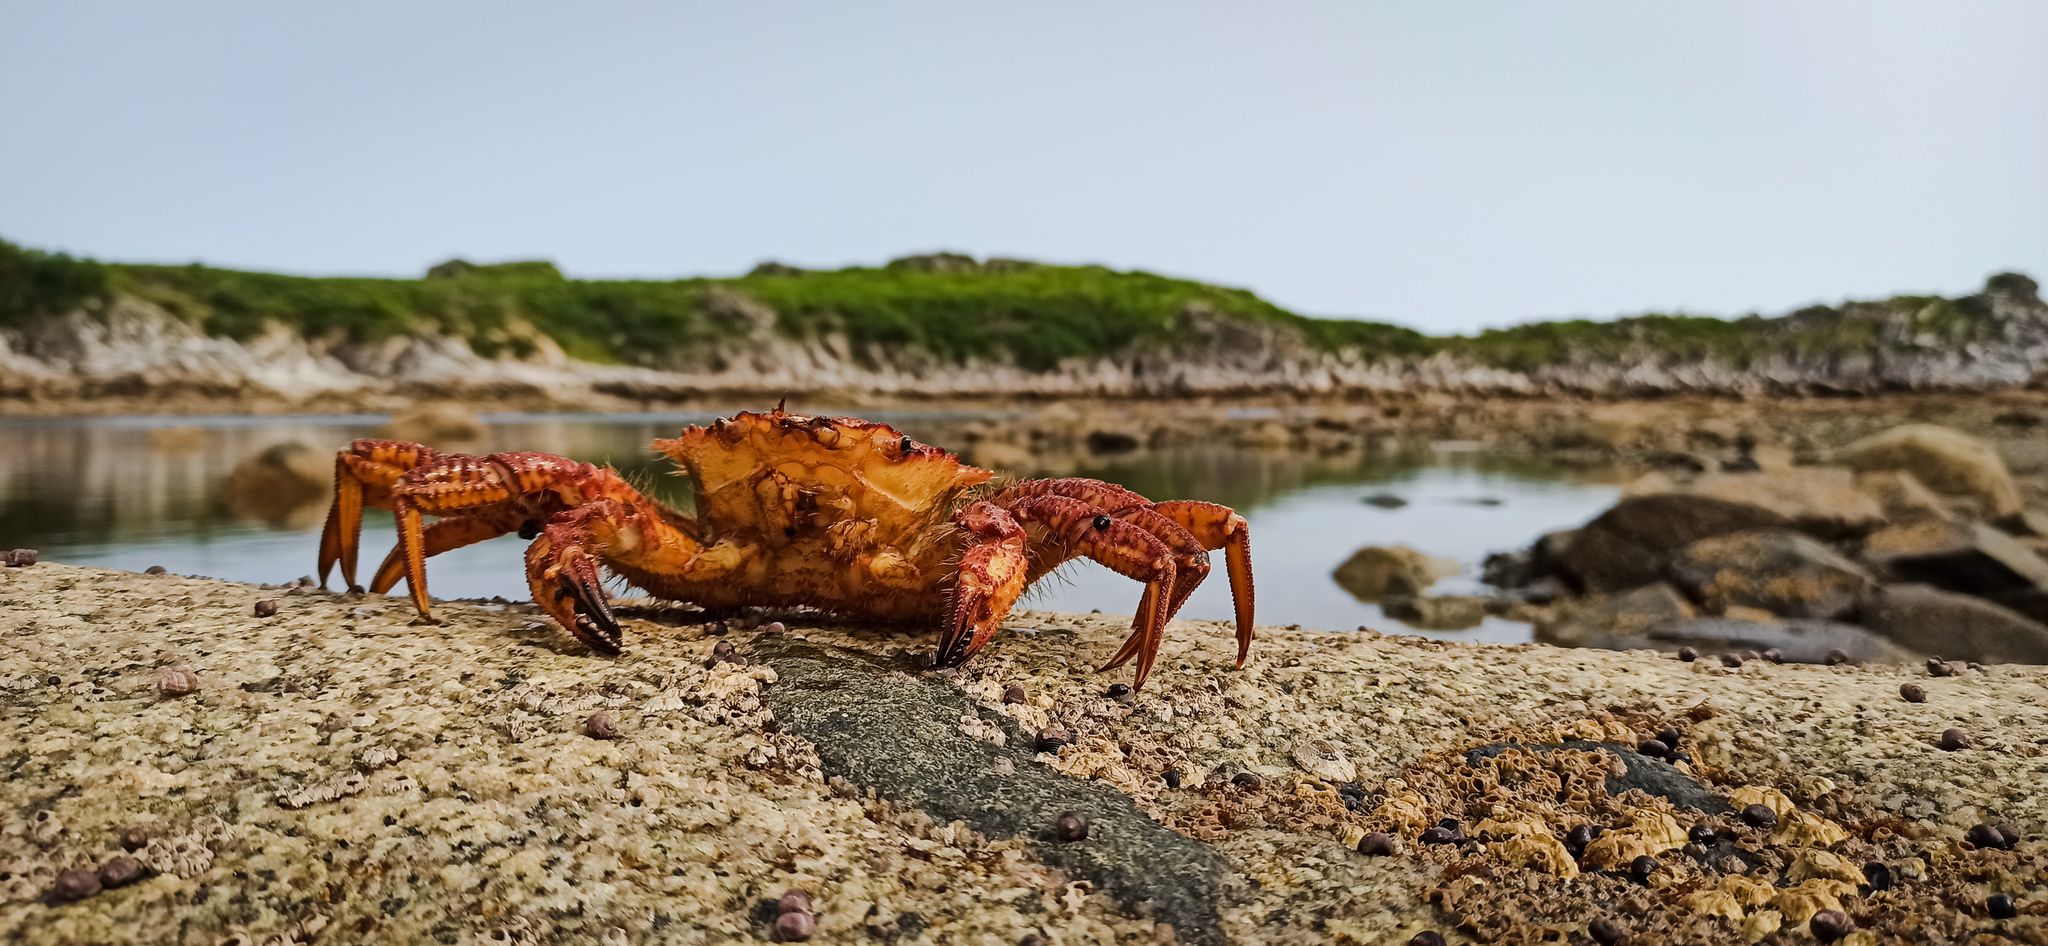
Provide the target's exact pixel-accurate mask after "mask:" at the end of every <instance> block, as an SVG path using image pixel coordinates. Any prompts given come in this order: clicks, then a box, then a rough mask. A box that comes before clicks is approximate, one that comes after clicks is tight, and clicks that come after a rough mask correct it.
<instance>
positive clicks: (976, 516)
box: [932, 502, 1029, 667]
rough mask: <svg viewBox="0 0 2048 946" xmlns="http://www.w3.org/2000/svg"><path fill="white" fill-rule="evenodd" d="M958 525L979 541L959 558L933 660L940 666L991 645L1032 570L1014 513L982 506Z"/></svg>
mask: <svg viewBox="0 0 2048 946" xmlns="http://www.w3.org/2000/svg"><path fill="white" fill-rule="evenodd" d="M954 522H956V523H958V524H959V525H960V526H962V527H963V528H965V529H966V530H967V531H968V532H969V533H970V534H971V535H973V536H974V543H973V544H971V545H969V546H968V547H967V548H966V550H965V551H963V552H961V553H960V570H959V576H960V577H959V584H957V585H955V586H954V587H953V617H952V620H951V621H950V622H949V623H948V624H947V625H946V629H945V631H944V632H943V633H941V634H940V635H939V651H938V654H937V655H936V656H935V657H934V658H933V660H932V662H933V664H935V665H936V666H939V667H957V666H959V665H960V664H961V663H963V662H965V661H966V660H967V658H969V657H972V656H974V653H975V651H978V650H980V649H981V648H982V645H983V644H986V643H988V639H989V638H990V637H992V636H994V635H995V632H996V628H997V627H999V626H1001V625H1002V623H1003V619H1004V618H1006V617H1008V616H1009V615H1010V607H1011V606H1012V605H1015V604H1016V603H1017V598H1018V596H1020V595H1022V594H1023V593H1024V584H1025V581H1024V579H1025V575H1026V574H1027V571H1028V566H1029V561H1028V560H1027V558H1026V556H1025V554H1024V528H1023V527H1022V526H1019V525H1018V524H1017V521H1016V520H1015V519H1013V518H1011V517H1010V514H1009V513H1007V512H1004V511H1003V510H1001V509H999V508H997V507H996V506H995V505H993V504H991V503H987V502H978V503H975V504H973V505H972V506H969V507H968V508H966V509H965V510H962V511H961V512H960V513H959V515H957V516H955V517H954Z"/></svg>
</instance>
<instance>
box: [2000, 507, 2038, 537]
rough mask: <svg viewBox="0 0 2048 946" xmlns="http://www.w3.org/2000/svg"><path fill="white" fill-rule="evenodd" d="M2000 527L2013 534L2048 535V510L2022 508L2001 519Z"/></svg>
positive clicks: (2026, 535) (2027, 535)
mask: <svg viewBox="0 0 2048 946" xmlns="http://www.w3.org/2000/svg"><path fill="white" fill-rule="evenodd" d="M1998 527H1999V528H2001V529H2004V530H2005V531H2007V532H2009V533H2012V534H2013V535H2018V536H2025V537H2027V538H2035V539H2038V538H2042V537H2044V536H2048V512H2043V511H2042V510H2039V509H2022V510H2020V511H2019V512H2016V513H2013V514H2012V515H2010V516H2007V517H2005V518H2004V519H2000V520H1999V521H1998Z"/></svg>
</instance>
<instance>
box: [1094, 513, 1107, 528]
mask: <svg viewBox="0 0 2048 946" xmlns="http://www.w3.org/2000/svg"><path fill="white" fill-rule="evenodd" d="M1095 528H1096V529H1107V528H1109V517H1108V516H1096V517H1095Z"/></svg>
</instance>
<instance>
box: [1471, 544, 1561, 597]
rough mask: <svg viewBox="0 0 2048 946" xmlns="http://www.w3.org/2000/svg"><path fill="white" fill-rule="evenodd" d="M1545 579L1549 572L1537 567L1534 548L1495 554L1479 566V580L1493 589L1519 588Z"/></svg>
mask: <svg viewBox="0 0 2048 946" xmlns="http://www.w3.org/2000/svg"><path fill="white" fill-rule="evenodd" d="M1546 577H1549V571H1548V570H1546V569H1542V568H1538V567H1537V565H1536V550H1535V549H1534V548H1527V549H1521V550H1518V551H1514V552H1495V553H1493V554H1491V555H1488V556H1487V557H1486V561H1485V562H1483V563H1481V564H1480V566H1479V580H1480V581H1483V582H1485V583H1487V584H1489V585H1492V586H1494V587H1495V588H1521V587H1524V586H1526V585H1530V584H1534V583H1535V582H1538V581H1541V580H1543V579H1544V578H1546Z"/></svg>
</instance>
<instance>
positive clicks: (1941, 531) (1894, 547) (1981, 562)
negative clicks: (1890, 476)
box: [1863, 522, 2048, 597]
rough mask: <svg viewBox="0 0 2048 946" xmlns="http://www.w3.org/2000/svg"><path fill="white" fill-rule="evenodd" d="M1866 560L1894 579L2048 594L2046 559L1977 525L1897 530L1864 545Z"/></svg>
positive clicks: (1986, 591) (1973, 590)
mask: <svg viewBox="0 0 2048 946" xmlns="http://www.w3.org/2000/svg"><path fill="white" fill-rule="evenodd" d="M1863 558H1864V560H1865V561H1867V562H1870V563H1871V565H1872V566H1873V567H1874V568H1877V569H1879V570H1880V571H1881V572H1882V573H1883V574H1885V575H1887V576H1889V577H1890V578H1891V579H1892V580H1894V581H1901V582H1914V583H1918V584H1924V585H1932V586H1934V587H1936V588H1940V589H1943V590H1945V591H1955V592H1961V593H1963V594H1969V595H1977V596H1980V597H1993V596H1997V595H2017V594H2023V593H2025V592H2031V591H2042V590H2048V561H2043V560H2042V559H2041V556H2039V555H2036V554H2034V551H2033V550H2032V549H2029V548H2027V547H2026V546H2025V545H2022V544H2020V542H2019V540H2018V539H2015V538H2013V537H2012V536H2010V535H2007V534H2005V533H2004V532H2000V531H1999V530H1997V529H1994V528H1992V527H1990V526H1987V525H1984V524H1982V523H1976V522H1921V523H1917V524H1914V525H1908V526H1894V527H1892V528H1889V529H1885V530H1882V531H1880V532H1877V533H1875V534H1873V535H1871V536H1870V537H1869V538H1868V539H1866V540H1865V541H1864V546H1863Z"/></svg>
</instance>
